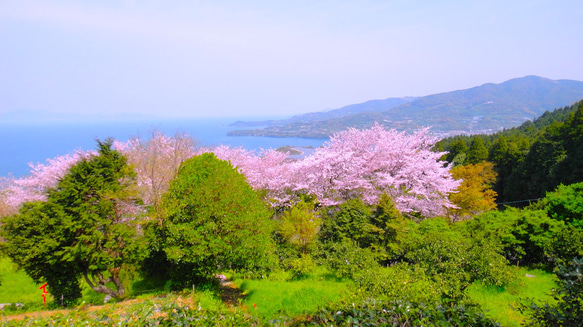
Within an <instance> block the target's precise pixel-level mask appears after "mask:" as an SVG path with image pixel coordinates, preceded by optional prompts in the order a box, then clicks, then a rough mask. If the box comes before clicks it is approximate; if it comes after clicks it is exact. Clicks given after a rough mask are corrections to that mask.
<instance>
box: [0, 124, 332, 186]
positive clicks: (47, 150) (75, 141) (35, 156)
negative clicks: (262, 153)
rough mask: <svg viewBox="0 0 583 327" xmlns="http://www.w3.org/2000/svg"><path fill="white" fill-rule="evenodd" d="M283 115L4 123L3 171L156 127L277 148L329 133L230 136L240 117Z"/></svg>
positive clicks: (209, 141)
mask: <svg viewBox="0 0 583 327" xmlns="http://www.w3.org/2000/svg"><path fill="white" fill-rule="evenodd" d="M281 118H282V117H274V116H264V117H255V116H254V117H244V116H233V117H200V118H182V119H178V118H166V119H151V120H150V119H144V120H123V121H122V120H120V121H96V122H88V121H57V122H47V123H41V122H28V123H27V122H19V123H0V140H1V141H0V151H1V153H2V154H3V155H2V156H0V176H1V177H7V176H9V175H12V176H14V177H16V178H18V177H22V176H25V175H28V174H29V172H30V166H29V164H30V163H32V164H37V163H45V162H46V160H47V159H50V158H55V157H57V156H61V155H65V154H68V153H72V152H74V151H76V150H92V149H95V148H96V139H100V140H105V139H106V138H108V137H111V138H114V139H116V140H118V141H122V142H124V141H127V140H129V139H130V138H134V137H141V138H144V139H148V138H149V135H150V134H151V132H152V131H160V132H163V133H165V134H166V135H168V136H171V135H174V134H176V133H184V134H188V135H190V136H191V137H193V138H194V139H195V140H197V141H198V142H199V144H200V145H201V146H214V145H228V146H232V147H243V148H245V149H248V150H253V151H256V150H259V149H270V148H272V149H276V148H278V147H281V146H286V145H289V146H302V147H309V146H313V147H318V146H321V145H322V144H323V143H324V142H325V141H326V140H325V139H305V138H276V137H257V136H227V132H228V131H230V130H234V129H240V128H236V127H230V126H229V124H231V123H233V122H235V121H237V120H254V121H255V120H268V119H281Z"/></svg>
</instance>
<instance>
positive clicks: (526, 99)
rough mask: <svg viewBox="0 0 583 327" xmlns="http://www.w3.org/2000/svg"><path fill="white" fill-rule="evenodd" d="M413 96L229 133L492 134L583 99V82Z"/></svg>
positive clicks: (524, 81)
mask: <svg viewBox="0 0 583 327" xmlns="http://www.w3.org/2000/svg"><path fill="white" fill-rule="evenodd" d="M410 99H412V101H408V102H406V103H403V104H401V105H397V106H395V107H391V108H389V109H385V110H378V111H373V110H370V111H365V112H361V113H356V114H352V115H348V116H343V117H338V118H331V119H325V120H311V121H294V122H289V123H287V124H285V125H271V126H269V127H266V128H263V129H248V130H238V131H232V132H230V133H229V135H233V136H238V135H247V136H248V135H254V136H273V137H306V138H326V137H328V136H330V135H331V134H333V133H336V132H339V131H342V130H344V129H346V128H348V127H355V128H368V127H370V126H372V124H374V122H375V121H376V122H378V123H380V124H382V125H384V126H386V127H387V128H395V129H397V130H413V129H418V128H420V127H423V126H432V131H433V132H434V133H438V134H441V135H443V136H447V135H455V134H465V133H492V132H496V131H498V130H501V129H504V128H511V127H514V126H518V125H520V124H521V123H523V122H524V121H526V120H531V119H534V118H536V117H538V116H540V115H541V114H543V113H544V112H545V111H547V110H552V109H554V108H559V107H563V106H567V105H571V104H573V103H574V102H576V101H578V100H581V99H583V82H580V81H573V80H550V79H548V78H543V77H538V76H526V77H522V78H515V79H511V80H509V81H506V82H503V83H500V84H492V83H488V84H484V85H481V86H477V87H473V88H470V89H466V90H458V91H452V92H446V93H439V94H433V95H428V96H424V97H419V98H410ZM377 101H378V100H377ZM381 101H382V100H381ZM369 102H370V101H369ZM366 103H368V102H365V103H363V104H357V105H352V106H347V107H344V108H348V107H353V106H356V107H358V106H362V105H365V104H366ZM339 110H340V109H339ZM248 126H249V125H248Z"/></svg>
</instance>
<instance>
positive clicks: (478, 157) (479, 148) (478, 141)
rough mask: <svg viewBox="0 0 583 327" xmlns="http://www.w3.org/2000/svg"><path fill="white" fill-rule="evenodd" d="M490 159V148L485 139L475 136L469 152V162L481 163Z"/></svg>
mask: <svg viewBox="0 0 583 327" xmlns="http://www.w3.org/2000/svg"><path fill="white" fill-rule="evenodd" d="M487 159H488V148H486V146H485V145H484V141H483V140H482V138H480V137H473V138H472V144H470V150H469V152H468V163H471V164H474V165H475V164H479V163H480V162H483V161H486V160H487Z"/></svg>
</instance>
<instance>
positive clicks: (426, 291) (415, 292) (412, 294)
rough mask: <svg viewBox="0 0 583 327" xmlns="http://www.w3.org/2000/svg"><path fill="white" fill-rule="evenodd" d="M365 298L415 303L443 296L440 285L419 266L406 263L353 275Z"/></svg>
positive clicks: (427, 301)
mask: <svg viewBox="0 0 583 327" xmlns="http://www.w3.org/2000/svg"><path fill="white" fill-rule="evenodd" d="M354 281H355V283H356V284H357V285H358V287H359V289H360V291H361V292H364V294H365V295H366V297H374V298H377V299H385V300H388V301H396V300H400V301H405V302H409V303H413V304H415V305H417V304H420V303H437V302H439V301H440V299H441V291H440V289H439V285H437V284H436V283H435V282H433V280H432V279H431V278H430V277H429V276H427V275H426V274H425V270H424V269H422V268H421V267H419V266H418V265H408V264H406V263H403V264H397V265H395V266H392V267H388V268H383V267H377V268H376V269H370V270H366V271H363V272H362V273H361V274H359V275H357V276H356V277H355V278H354Z"/></svg>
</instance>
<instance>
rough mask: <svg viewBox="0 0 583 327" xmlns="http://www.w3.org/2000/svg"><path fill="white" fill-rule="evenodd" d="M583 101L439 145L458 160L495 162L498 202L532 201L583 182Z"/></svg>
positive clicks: (451, 158) (456, 162)
mask: <svg viewBox="0 0 583 327" xmlns="http://www.w3.org/2000/svg"><path fill="white" fill-rule="evenodd" d="M582 137H583V102H581V101H580V102H577V103H575V104H574V105H572V106H569V107H564V108H560V109H556V110H554V111H547V112H545V113H544V114H543V115H542V116H540V117H539V118H537V119H535V120H534V121H527V122H525V123H523V124H522V125H520V126H519V127H515V128H511V129H507V130H504V131H502V132H498V133H495V134H491V135H473V136H455V137H451V138H447V139H444V140H442V141H440V142H439V143H438V144H437V147H438V148H439V149H443V150H445V151H448V152H449V153H448V155H447V156H446V157H445V159H446V160H447V161H448V162H450V163H453V165H464V164H468V163H474V164H475V163H479V162H483V161H490V162H492V163H494V164H495V170H496V172H497V174H498V178H497V180H496V183H495V184H494V187H493V189H494V190H495V191H496V192H497V193H498V200H497V201H498V202H500V203H502V202H515V201H525V202H515V203H516V204H518V205H527V204H528V200H530V201H536V200H537V199H540V198H542V197H544V195H545V193H546V192H549V191H552V190H554V189H555V188H556V187H557V186H558V185H559V184H561V183H562V184H572V183H576V182H580V181H583V171H582V169H583V168H582V163H583V140H582Z"/></svg>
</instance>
